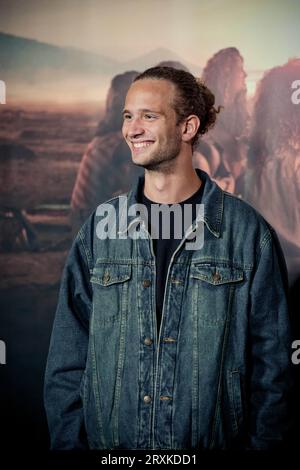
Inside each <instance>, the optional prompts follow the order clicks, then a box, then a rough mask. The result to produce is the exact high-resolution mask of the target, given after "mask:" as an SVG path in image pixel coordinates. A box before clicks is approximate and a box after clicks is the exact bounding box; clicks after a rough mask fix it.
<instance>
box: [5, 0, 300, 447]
mask: <svg viewBox="0 0 300 470" xmlns="http://www.w3.org/2000/svg"><path fill="white" fill-rule="evenodd" d="M299 31H300V6H299V3H297V1H293V0H286V1H285V2H280V1H269V0H266V1H259V2H258V1H251V2H250V1H246V2H243V3H242V4H240V3H239V2H238V1H212V0H211V1H206V0H205V1H202V2H199V1H197V0H186V1H185V2H181V1H177V0H166V1H156V0H151V1H150V0H144V1H143V2H139V1H135V0H124V1H120V0H115V1H114V2H111V1H106V0H88V1H86V2H81V1H77V0H73V1H71V0H60V1H57V0H54V1H45V0H44V1H41V0H40V1H36V0H27V1H26V2H20V1H17V0H12V1H3V0H1V1H0V264H1V274H2V275H1V280H0V291H1V317H0V346H1V348H0V349H1V360H0V362H1V364H0V383H1V386H0V408H1V425H0V426H1V435H2V436H3V437H2V438H1V441H0V442H1V444H0V445H3V446H4V447H5V446H7V445H12V446H13V445H16V444H18V445H19V446H20V445H24V446H29V447H30V446H31V447H33V448H36V449H47V448H48V444H49V438H48V432H47V426H46V418H45V413H44V409H43V402H42V390H43V375H44V369H45V363H46V358H47V351H48V346H49V339H50V334H51V327H52V322H53V318H54V314H55V308H56V302H57V296H58V289H59V285H60V276H61V273H62V268H63V265H64V262H65V260H66V256H67V253H68V249H69V248H70V244H71V241H72V239H73V237H74V235H75V233H76V232H77V230H78V228H79V227H80V225H81V224H82V223H83V221H84V220H85V219H86V217H87V216H88V215H89V213H90V212H91V211H92V210H94V209H95V208H96V207H97V205H98V204H99V203H101V202H103V201H105V200H106V199H108V198H110V197H112V196H113V195H117V194H120V193H123V192H125V191H127V190H128V189H129V188H130V186H131V184H132V182H133V180H134V179H135V178H136V177H137V176H138V175H139V174H141V173H142V170H141V169H139V168H137V167H134V166H133V164H132V163H131V158H130V152H129V150H128V148H127V146H126V144H125V142H124V141H123V138H122V135H121V125H122V118H121V111H122V107H123V104H124V98H125V95H126V92H127V90H128V87H129V86H130V83H131V82H132V80H133V79H134V77H135V76H136V75H137V74H138V73H139V72H141V71H143V70H145V69H146V68H148V67H150V66H154V65H158V64H162V65H171V66H174V67H177V68H184V69H185V70H189V71H190V72H192V73H193V74H194V75H196V76H197V77H199V78H202V79H203V80H204V81H205V83H206V84H207V85H208V86H209V87H210V88H211V90H212V91H213V92H214V94H215V96H216V105H217V106H218V105H222V106H223V107H224V109H223V110H222V112H221V113H220V115H219V116H218V121H217V124H216V126H215V127H214V129H213V130H211V131H210V132H209V133H208V134H207V135H206V136H205V137H203V138H202V139H201V141H200V142H199V144H198V146H197V148H196V149H195V152H194V155H193V164H194V166H195V167H199V168H202V169H203V170H205V171H206V172H208V173H209V174H210V176H211V177H212V178H213V179H215V180H216V181H217V182H218V183H219V184H220V186H222V187H223V188H224V189H226V190H227V191H229V192H231V193H233V194H236V195H237V196H239V197H241V198H243V199H244V200H246V201H248V202H249V203H250V204H252V205H253V206H254V207H255V208H257V209H258V210H259V211H260V212H261V213H262V214H263V215H264V217H265V218H266V219H267V220H268V221H269V222H270V223H271V225H272V226H273V227H274V228H275V229H276V231H277V233H278V235H279V239H280V241H281V244H282V248H283V250H284V254H285V257H286V261H287V266H288V271H289V284H290V296H291V305H292V307H291V309H292V313H293V318H295V322H296V323H295V325H296V327H297V322H298V323H299V320H298V319H297V313H298V314H299V302H298V292H299V278H300V189H299V188H300V58H299V57H300V51H299V44H300V40H299V39H300V37H299V36H300V33H299ZM296 331H297V329H296ZM298 331H299V329H298ZM299 339H300V334H299ZM291 354H292V349H291ZM299 370H300V365H299ZM298 377H299V373H298ZM294 406H295V415H297V413H298V414H299V409H298V404H297V400H295V405H294ZM298 437H299V436H298ZM294 439H295V442H297V432H296V434H295V436H294Z"/></svg>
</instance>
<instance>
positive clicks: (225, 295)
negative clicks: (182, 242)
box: [191, 263, 244, 327]
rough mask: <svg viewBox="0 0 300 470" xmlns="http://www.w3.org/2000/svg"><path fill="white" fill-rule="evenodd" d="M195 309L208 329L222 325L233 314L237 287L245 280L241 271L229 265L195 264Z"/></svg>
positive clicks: (192, 270)
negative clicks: (232, 307)
mask: <svg viewBox="0 0 300 470" xmlns="http://www.w3.org/2000/svg"><path fill="white" fill-rule="evenodd" d="M191 277H192V279H193V280H194V285H193V289H194V290H193V309H195V310H196V315H197V316H198V319H199V322H200V324H202V325H205V326H210V327H213V326H220V325H222V324H224V323H225V321H226V319H227V318H228V316H229V315H230V314H231V305H232V298H233V293H234V290H235V288H236V287H237V286H238V285H240V284H241V283H242V281H243V279H244V273H243V270H242V269H239V268H236V267H234V266H232V265H230V264H218V263H196V264H194V265H192V266H191Z"/></svg>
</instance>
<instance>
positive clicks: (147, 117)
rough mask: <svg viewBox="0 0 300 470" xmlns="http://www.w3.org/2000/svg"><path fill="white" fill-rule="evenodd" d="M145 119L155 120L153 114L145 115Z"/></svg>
mask: <svg viewBox="0 0 300 470" xmlns="http://www.w3.org/2000/svg"><path fill="white" fill-rule="evenodd" d="M145 118H146V119H155V116H154V115H153V114H145Z"/></svg>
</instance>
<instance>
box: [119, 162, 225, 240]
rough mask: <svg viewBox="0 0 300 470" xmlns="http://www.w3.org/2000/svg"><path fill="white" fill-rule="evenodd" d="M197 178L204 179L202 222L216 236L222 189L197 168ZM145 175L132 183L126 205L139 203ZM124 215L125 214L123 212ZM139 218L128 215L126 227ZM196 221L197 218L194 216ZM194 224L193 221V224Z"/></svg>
mask: <svg viewBox="0 0 300 470" xmlns="http://www.w3.org/2000/svg"><path fill="white" fill-rule="evenodd" d="M195 171H196V173H197V174H198V176H199V178H200V179H201V180H203V181H205V186H204V191H203V195H202V201H201V202H202V204H204V223H205V225H206V227H207V228H208V230H209V231H210V232H211V233H212V234H213V235H214V236H215V237H217V238H219V237H220V235H221V225H222V218H223V207H224V192H223V190H222V189H221V188H220V187H219V186H218V185H217V184H216V183H215V182H214V181H213V180H212V179H211V178H210V177H209V175H208V174H207V173H206V172H205V171H203V170H200V169H198V168H196V169H195ZM144 182H145V177H144V175H143V176H140V177H139V178H138V179H137V180H136V182H135V183H134V185H133V187H132V189H131V191H130V192H129V193H128V196H127V204H128V207H131V206H132V205H134V204H139V203H140V199H139V194H141V191H142V190H143V187H144ZM124 215H125V214H124ZM138 220H141V218H140V217H136V216H130V215H128V218H127V221H128V222H127V227H126V230H128V228H129V226H130V225H132V224H133V223H134V222H136V221H138ZM196 222H197V218H196ZM194 225H195V221H194V223H193V226H194Z"/></svg>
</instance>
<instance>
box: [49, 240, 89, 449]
mask: <svg viewBox="0 0 300 470" xmlns="http://www.w3.org/2000/svg"><path fill="white" fill-rule="evenodd" d="M90 259H91V257H90V256H89V253H88V252H87V247H86V246H85V245H84V244H83V240H82V233H81V231H79V233H78V235H77V237H76V238H75V240H74V241H73V244H72V247H71V249H70V251H69V254H68V257H67V261H66V264H65V266H64V270H63V275H62V280H61V285H60V291H59V297H58V304H57V309H56V314H55V319H54V323H53V329H52V335H51V340H50V347H49V353H48V360H47V365H46V371H45V381H44V405H45V410H46V415H47V420H48V427H49V431H50V440H51V449H52V450H54V449H55V450H56V449H57V450H67V449H87V448H88V444H87V438H86V432H85V427H84V418H83V405H82V401H81V398H80V386H81V381H82V377H83V372H84V369H85V364H86V357H87V348H88V335H89V317H90V312H91V308H92V307H91V305H92V291H91V285H90V276H89V260H90Z"/></svg>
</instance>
